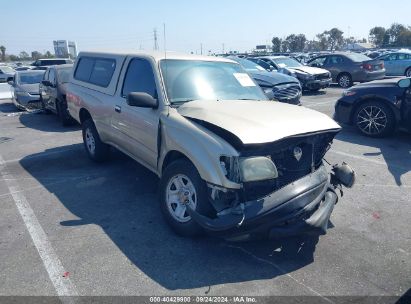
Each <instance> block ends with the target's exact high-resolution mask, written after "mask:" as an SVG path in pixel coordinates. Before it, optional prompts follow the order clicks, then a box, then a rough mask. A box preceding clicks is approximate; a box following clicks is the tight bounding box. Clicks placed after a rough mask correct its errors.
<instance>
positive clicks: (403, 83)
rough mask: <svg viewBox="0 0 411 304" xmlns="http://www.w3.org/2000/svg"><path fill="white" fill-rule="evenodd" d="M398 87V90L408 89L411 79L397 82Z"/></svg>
mask: <svg viewBox="0 0 411 304" xmlns="http://www.w3.org/2000/svg"><path fill="white" fill-rule="evenodd" d="M398 86H399V87H400V88H409V87H410V86H411V78H404V79H401V80H400V81H398Z"/></svg>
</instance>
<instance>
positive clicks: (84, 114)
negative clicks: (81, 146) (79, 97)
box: [79, 108, 93, 124]
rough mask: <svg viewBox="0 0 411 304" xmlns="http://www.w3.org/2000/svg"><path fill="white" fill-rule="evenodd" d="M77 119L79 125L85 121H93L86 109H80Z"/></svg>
mask: <svg viewBox="0 0 411 304" xmlns="http://www.w3.org/2000/svg"><path fill="white" fill-rule="evenodd" d="M79 118H80V124H82V123H83V122H85V121H86V120H87V119H93V118H92V117H91V114H90V112H89V111H88V110H87V109H86V108H81V109H80V111H79Z"/></svg>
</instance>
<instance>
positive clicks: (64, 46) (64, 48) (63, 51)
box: [53, 40, 77, 59]
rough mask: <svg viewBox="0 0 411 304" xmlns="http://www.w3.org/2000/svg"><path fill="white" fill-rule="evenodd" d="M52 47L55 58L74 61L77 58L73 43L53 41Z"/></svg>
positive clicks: (75, 47)
mask: <svg viewBox="0 0 411 304" xmlns="http://www.w3.org/2000/svg"><path fill="white" fill-rule="evenodd" d="M53 45H54V53H55V55H56V57H57V58H71V59H75V58H76V57H77V46H76V43H75V42H74V41H68V40H54V41H53Z"/></svg>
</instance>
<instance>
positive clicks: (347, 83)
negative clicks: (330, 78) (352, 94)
mask: <svg viewBox="0 0 411 304" xmlns="http://www.w3.org/2000/svg"><path fill="white" fill-rule="evenodd" d="M337 82H338V85H339V86H340V87H342V88H344V89H346V88H349V87H351V86H352V84H353V82H352V77H351V75H350V74H348V73H343V74H340V75H338V77H337Z"/></svg>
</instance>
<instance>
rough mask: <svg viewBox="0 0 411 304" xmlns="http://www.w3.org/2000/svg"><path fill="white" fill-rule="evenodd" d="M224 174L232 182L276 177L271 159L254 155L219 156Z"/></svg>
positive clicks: (276, 172) (276, 173) (275, 168)
mask: <svg viewBox="0 0 411 304" xmlns="http://www.w3.org/2000/svg"><path fill="white" fill-rule="evenodd" d="M220 165H221V169H222V170H223V172H224V175H225V176H226V177H227V178H228V179H229V180H231V181H233V182H236V183H238V182H255V181H262V180H269V179H274V178H277V177H278V171H277V167H276V166H275V164H274V163H273V161H272V160H271V159H270V158H268V157H264V156H255V157H228V156H221V157H220Z"/></svg>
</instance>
